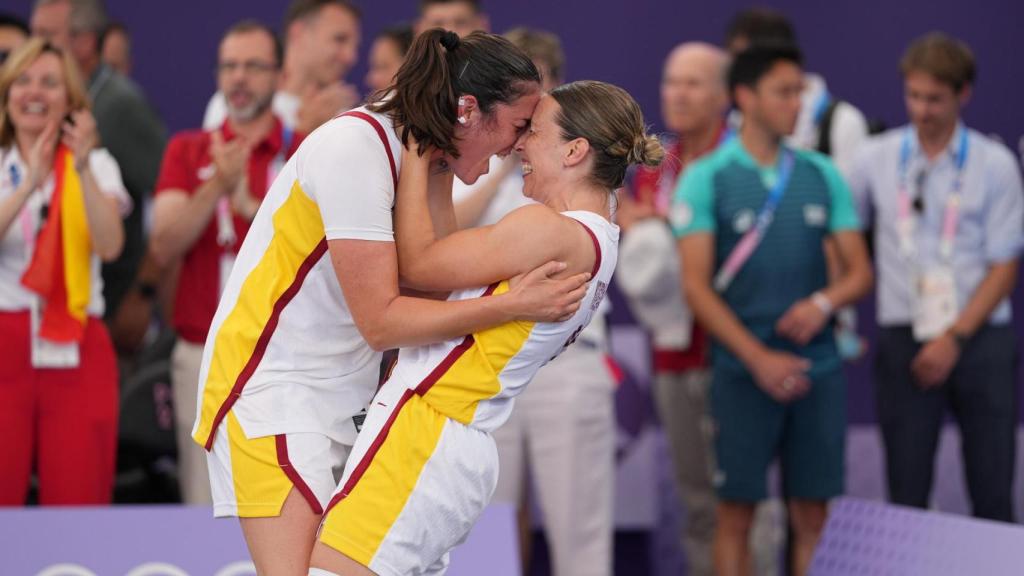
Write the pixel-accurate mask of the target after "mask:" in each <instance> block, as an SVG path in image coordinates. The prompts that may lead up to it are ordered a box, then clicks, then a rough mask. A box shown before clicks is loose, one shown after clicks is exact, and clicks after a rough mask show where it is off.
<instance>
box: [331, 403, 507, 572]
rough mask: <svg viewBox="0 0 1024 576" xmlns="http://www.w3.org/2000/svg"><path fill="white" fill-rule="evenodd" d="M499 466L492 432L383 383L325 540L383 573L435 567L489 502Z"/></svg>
mask: <svg viewBox="0 0 1024 576" xmlns="http://www.w3.org/2000/svg"><path fill="white" fill-rule="evenodd" d="M497 468H498V458H497V451H496V449H495V447H494V440H493V439H492V438H491V437H490V435H489V434H486V433H484V432H481V431H479V430H475V429H473V428H469V427H466V426H464V425H462V424H459V423H457V422H454V421H453V420H450V419H449V418H447V417H445V416H444V415H442V414H440V413H439V412H437V411H436V410H434V409H433V407H431V406H430V405H429V404H428V403H427V402H426V401H424V400H423V399H422V398H421V397H420V396H418V395H416V394H415V393H413V392H412V391H410V390H402V389H394V390H389V389H388V386H387V385H385V387H384V388H382V389H381V391H380V392H378V395H377V397H376V398H375V399H374V401H373V404H372V406H371V408H370V411H369V413H368V414H367V419H366V423H365V425H364V427H363V431H362V432H361V433H360V436H359V438H358V440H357V441H356V445H355V446H354V447H353V451H352V455H351V457H350V458H349V463H348V465H347V466H346V469H345V474H344V475H343V477H342V480H341V484H340V485H339V487H338V490H337V491H336V492H335V495H334V497H333V498H332V499H331V503H330V505H329V507H328V510H327V513H326V515H325V516H324V520H323V523H322V525H321V528H320V537H319V538H320V542H321V543H322V544H324V545H326V546H327V547H329V548H330V549H332V550H334V551H335V552H336V553H339V554H340V555H343V556H345V557H347V558H348V559H351V560H355V561H356V562H358V563H359V564H361V565H363V566H365V567H367V568H370V569H371V570H373V571H374V572H376V573H378V574H406V573H413V572H414V571H415V570H417V569H419V568H420V567H422V566H429V565H433V564H434V563H436V562H437V561H438V560H439V559H441V558H442V557H443V556H444V555H445V554H446V553H447V552H448V551H449V550H450V549H451V548H452V547H454V546H456V545H457V544H459V543H460V542H461V541H462V540H463V539H464V538H465V536H466V535H467V534H468V533H469V530H470V528H471V527H472V525H473V524H474V523H475V522H476V519H477V518H478V517H479V515H480V513H481V512H482V511H483V509H484V507H486V505H487V503H488V501H489V500H490V498H491V494H492V493H493V491H494V485H495V483H496V479H497V472H498V470H497ZM334 558H335V559H337V558H338V555H337V554H335V555H334ZM332 565H333V564H328V565H325V566H324V567H326V568H330V567H331V566H332Z"/></svg>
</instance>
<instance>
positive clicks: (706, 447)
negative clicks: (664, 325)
mask: <svg viewBox="0 0 1024 576" xmlns="http://www.w3.org/2000/svg"><path fill="white" fill-rule="evenodd" d="M710 384H711V373H710V372H709V371H707V370H689V371H687V372H683V373H672V374H660V375H658V376H656V377H655V380H654V386H655V400H656V404H657V406H658V413H659V417H660V418H661V422H662V425H663V426H664V429H665V435H666V438H667V440H668V444H669V448H670V449H671V452H672V459H673V461H674V466H675V469H676V477H677V479H678V483H679V484H680V488H681V489H682V491H684V492H685V491H687V490H705V489H706V490H707V491H708V492H710V491H711V490H712V483H711V481H712V477H713V475H714V470H715V458H714V450H713V446H712V443H713V428H714V426H713V423H712V419H711V414H710V410H709V406H708V392H709V387H710ZM684 497H685V495H684Z"/></svg>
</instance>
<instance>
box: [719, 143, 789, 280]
mask: <svg viewBox="0 0 1024 576" xmlns="http://www.w3.org/2000/svg"><path fill="white" fill-rule="evenodd" d="M781 154H782V156H781V157H780V158H779V169H778V177H777V178H776V180H775V185H774V186H772V188H771V190H769V191H768V197H767V198H766V199H765V201H764V206H762V207H761V211H760V212H759V213H758V215H757V220H756V221H755V222H754V226H753V228H751V229H750V230H748V231H747V233H746V234H744V235H743V238H740V241H739V242H738V243H737V244H736V246H735V247H734V248H733V249H732V251H731V252H730V253H729V256H728V257H726V259H725V263H724V264H722V267H721V268H720V269H719V270H718V273H717V274H715V279H714V287H715V289H716V290H718V291H719V292H725V290H726V289H727V288H728V287H729V285H730V284H732V281H733V279H734V278H736V274H738V273H739V271H740V269H742V268H743V265H744V264H746V263H747V260H749V259H750V256H751V255H753V254H754V251H755V250H757V247H758V246H759V245H760V244H761V240H763V239H764V235H765V232H767V231H768V227H769V226H771V224H772V221H773V220H774V219H775V210H776V209H777V208H778V207H779V202H780V201H781V200H782V195H783V194H784V193H785V191H786V186H787V185H788V184H789V178H790V176H792V174H793V163H794V157H793V151H792V150H790V149H788V148H782V150H781Z"/></svg>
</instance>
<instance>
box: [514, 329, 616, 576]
mask: <svg viewBox="0 0 1024 576" xmlns="http://www.w3.org/2000/svg"><path fill="white" fill-rule="evenodd" d="M565 355H566V361H564V362H561V363H559V364H557V365H554V363H552V364H551V365H548V366H546V367H545V368H543V369H542V370H541V371H540V372H539V373H538V374H537V376H538V377H537V379H535V380H534V381H533V382H532V383H531V384H530V388H529V389H528V390H527V391H526V393H525V394H531V393H532V394H534V396H533V397H532V398H531V401H529V402H527V403H524V405H523V408H526V410H525V412H524V414H523V416H524V419H525V421H526V422H527V437H528V439H527V449H528V453H529V455H530V470H531V476H532V478H533V480H534V485H535V487H536V488H537V492H538V496H539V499H540V505H541V509H542V510H543V513H544V524H545V529H546V531H547V534H548V541H549V542H550V543H551V545H552V548H553V560H554V563H555V569H554V572H555V573H556V574H607V573H608V572H609V571H610V570H611V565H612V561H611V557H612V532H613V518H612V517H613V507H614V498H615V496H614V478H615V430H616V424H615V412H614V406H613V397H612V392H611V390H612V386H613V383H612V376H611V373H610V372H609V371H608V369H607V367H606V365H605V361H604V356H603V354H601V353H599V352H597V351H591V350H588V349H580V350H575V351H574V350H573V349H572V348H570V349H569V350H568V351H566V353H565ZM559 360H561V357H560V358H559ZM549 368H550V370H549ZM553 407H557V410H554V409H552V408H553Z"/></svg>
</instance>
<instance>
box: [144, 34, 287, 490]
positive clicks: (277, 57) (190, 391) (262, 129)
mask: <svg viewBox="0 0 1024 576" xmlns="http://www.w3.org/2000/svg"><path fill="white" fill-rule="evenodd" d="M280 68H281V45H280V43H279V42H278V40H277V37H276V36H275V35H274V33H273V32H272V31H271V30H270V29H269V28H267V27H266V26H264V25H263V24H260V23H257V22H253V21H243V22H240V23H238V24H235V25H234V26H232V27H231V28H230V29H228V31H227V32H226V33H225V34H224V37H223V38H222V39H221V42H220V49H219V53H218V59H217V88H218V89H219V90H220V92H221V93H222V94H224V95H225V98H226V102H227V109H228V114H227V120H225V121H224V122H223V123H222V124H221V125H220V127H218V128H217V129H215V130H212V131H208V132H207V131H202V130H191V131H185V132H182V133H179V134H176V135H175V136H174V137H173V138H172V139H171V141H170V143H169V144H168V146H167V152H166V154H165V155H164V161H163V166H162V168H161V170H160V178H159V180H158V181H157V188H156V201H155V202H154V207H153V234H152V242H151V252H152V254H153V255H154V257H155V258H156V259H157V261H158V262H159V263H161V264H166V263H169V262H173V261H175V260H177V259H179V258H180V259H181V274H180V278H179V281H178V286H177V291H176V293H175V305H174V317H173V320H172V323H173V325H174V328H175V330H176V331H177V333H178V342H177V343H176V345H175V348H174V353H173V355H172V357H171V386H172V388H173V390H174V405H175V407H176V414H175V419H176V425H177V442H178V459H179V473H180V478H181V489H182V498H183V500H184V501H185V502H186V503H190V504H198V503H206V504H209V503H210V501H211V497H210V484H209V476H208V474H207V470H206V454H204V453H203V451H202V450H201V449H200V448H199V447H198V446H196V445H195V443H194V442H193V441H192V439H191V438H190V437H189V434H190V432H191V430H192V421H193V420H194V419H195V409H194V406H195V405H196V394H197V388H198V384H199V366H200V363H201V361H202V356H203V344H204V342H205V341H206V333H207V331H208V330H209V327H210V323H211V322H212V321H213V315H214V313H215V311H216V309H217V300H218V298H219V296H220V292H221V290H222V289H223V286H224V282H226V281H227V278H228V276H229V275H230V272H231V267H232V264H233V263H234V255H235V254H236V253H237V251H238V248H239V247H240V246H241V244H242V240H243V239H244V238H245V234H246V232H247V231H248V229H249V224H250V222H252V219H253V217H254V216H255V215H256V210H257V209H258V208H259V206H260V201H261V200H262V199H263V196H264V195H265V194H266V191H267V186H268V185H269V184H270V182H272V181H273V179H274V177H275V176H276V175H277V172H278V171H279V170H280V169H281V167H282V166H283V165H284V163H285V161H286V160H287V159H288V157H289V156H291V154H292V153H293V152H294V151H295V149H296V148H297V147H298V144H299V141H300V140H301V136H300V135H298V134H295V133H294V132H293V131H292V130H291V129H290V128H287V127H285V126H284V125H283V124H282V122H281V120H280V119H278V118H277V117H276V116H275V115H274V112H273V110H272V109H271V101H272V100H273V98H274V91H275V89H276V87H277V83H278V79H279V76H280Z"/></svg>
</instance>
